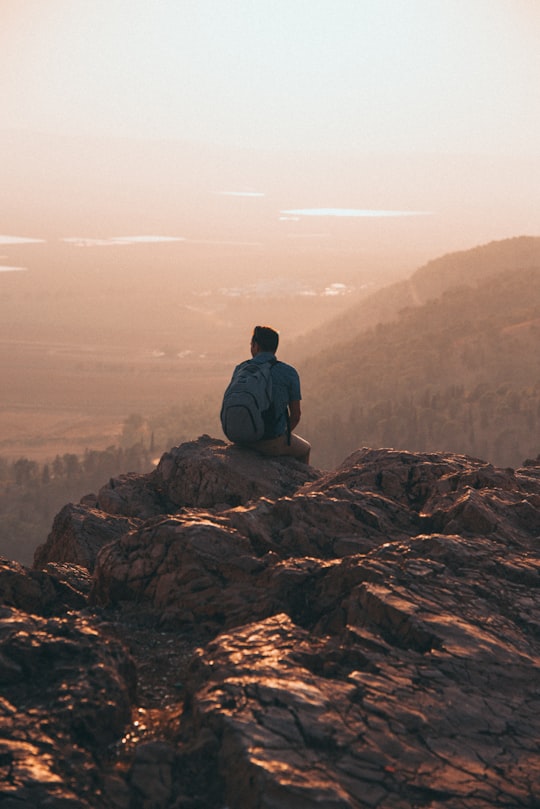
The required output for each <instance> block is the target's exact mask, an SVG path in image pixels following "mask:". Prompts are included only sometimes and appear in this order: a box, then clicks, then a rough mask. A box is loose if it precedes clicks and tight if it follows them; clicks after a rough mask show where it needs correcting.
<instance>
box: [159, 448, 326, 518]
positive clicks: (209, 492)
mask: <svg viewBox="0 0 540 809" xmlns="http://www.w3.org/2000/svg"><path fill="white" fill-rule="evenodd" d="M318 475H319V473H318V472H317V470H315V469H314V468H313V467H311V466H306V465H305V464H302V463H300V462H299V461H296V460H294V459H293V458H265V457H262V456H261V455H259V454H258V453H257V452H255V451H254V450H249V449H243V448H241V447H238V446H235V445H234V444H226V443H225V442H224V441H219V440H217V439H213V438H210V437H209V436H201V437H200V438H199V439H198V440H197V441H190V442H187V443H185V444H182V445H181V446H179V447H174V448H173V449H172V450H171V451H170V452H167V453H165V454H164V455H163V457H162V458H161V460H160V462H159V464H158V466H157V468H156V470H155V472H154V473H153V475H152V480H153V484H154V486H156V488H157V489H159V490H160V491H161V492H162V493H163V495H164V497H165V498H167V499H168V500H169V501H170V503H171V504H172V505H173V507H174V508H175V509H178V508H180V507H182V506H195V507H197V508H213V507H215V506H220V505H223V506H225V507H227V506H239V505H245V504H246V503H248V502H249V501H250V500H253V499H256V498H259V497H268V498H270V499H275V498H277V497H282V496H284V495H288V494H292V493H293V492H294V491H296V490H297V489H298V488H300V486H302V485H303V484H304V483H305V482H306V481H310V480H316V479H317V477H318Z"/></svg>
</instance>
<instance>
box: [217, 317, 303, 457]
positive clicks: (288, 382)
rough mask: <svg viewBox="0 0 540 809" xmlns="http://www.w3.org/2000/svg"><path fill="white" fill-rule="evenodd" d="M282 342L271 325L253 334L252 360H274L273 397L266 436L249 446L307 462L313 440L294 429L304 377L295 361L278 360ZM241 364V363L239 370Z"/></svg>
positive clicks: (298, 413)
mask: <svg viewBox="0 0 540 809" xmlns="http://www.w3.org/2000/svg"><path fill="white" fill-rule="evenodd" d="M278 343H279V334H278V332H277V331H275V330H274V329H272V328H270V326H255V328H254V330H253V336H252V338H251V356H252V358H253V359H252V362H255V363H261V364H264V363H268V362H271V368H270V375H271V380H272V401H271V407H270V408H269V410H268V411H267V415H266V418H265V432H264V436H263V438H262V439H261V440H260V441H254V442H251V443H248V444H246V446H248V447H250V448H251V449H255V450H257V451H258V452H261V453H262V454H263V455H272V456H276V455H290V456H292V457H293V458H297V459H298V460H299V461H302V462H303V463H306V464H307V463H309V455H310V451H311V444H310V443H309V442H308V441H306V440H305V439H304V438H300V436H299V435H296V434H295V433H293V432H292V431H293V430H294V428H295V427H296V426H297V424H298V422H299V421H300V415H301V413H300V400H301V398H302V396H301V394H300V378H299V376H298V372H297V371H296V369H295V368H293V367H292V365H287V363H285V362H278V361H277V360H276V358H275V354H276V351H277V347H278ZM242 365H244V363H242ZM240 367H241V366H237V368H236V369H235V373H236V371H237V370H238V368H240ZM233 377H234V374H233Z"/></svg>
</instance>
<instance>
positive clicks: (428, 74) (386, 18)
mask: <svg viewBox="0 0 540 809" xmlns="http://www.w3.org/2000/svg"><path fill="white" fill-rule="evenodd" d="M0 104H1V110H2V124H1V127H2V128H10V129H21V128H22V129H27V130H40V131H42V132H53V133H62V134H98V135H114V136H126V135H127V136H134V135H137V136H140V137H152V138H163V137H166V138H181V139H190V140H195V141H203V142H210V143H215V144H226V145H232V144H234V145H237V146H247V147H263V148H272V149H273V148H283V147H287V148H290V147H292V148H302V149H304V148H305V149H324V150H344V149H358V150H361V151H378V152H394V153H395V152H411V151H413V152H425V151H429V152H439V153H441V152H442V153H464V152H466V153H482V154H486V153H491V154H507V155H508V154H512V155H514V156H517V155H521V156H528V155H533V154H536V155H538V154H539V152H540V2H538V0H0Z"/></svg>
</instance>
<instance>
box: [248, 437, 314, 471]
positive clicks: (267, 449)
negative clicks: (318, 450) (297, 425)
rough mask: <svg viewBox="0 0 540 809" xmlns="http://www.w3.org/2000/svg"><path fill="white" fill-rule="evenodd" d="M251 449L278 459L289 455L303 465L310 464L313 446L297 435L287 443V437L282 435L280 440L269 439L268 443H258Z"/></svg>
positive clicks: (252, 445) (251, 445) (251, 446)
mask: <svg viewBox="0 0 540 809" xmlns="http://www.w3.org/2000/svg"><path fill="white" fill-rule="evenodd" d="M249 447H250V448H251V449H256V450H257V452H260V453H262V454H263V455H268V456H270V457H278V456H280V455H288V456H290V457H292V458H297V459H298V460H299V461H301V462H302V463H307V464H308V463H309V455H310V452H311V444H310V443H309V441H306V439H305V438H301V437H300V436H299V435H296V434H295V433H291V443H290V444H289V443H287V436H286V435H280V436H278V438H269V439H268V440H266V441H257V442H255V443H254V444H249Z"/></svg>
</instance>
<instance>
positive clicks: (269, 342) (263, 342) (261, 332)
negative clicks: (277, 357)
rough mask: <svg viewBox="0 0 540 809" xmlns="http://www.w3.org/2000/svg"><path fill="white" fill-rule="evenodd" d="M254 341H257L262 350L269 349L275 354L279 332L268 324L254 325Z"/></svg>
mask: <svg viewBox="0 0 540 809" xmlns="http://www.w3.org/2000/svg"><path fill="white" fill-rule="evenodd" d="M251 339H252V340H253V342H254V343H257V345H258V346H259V348H261V349H262V351H271V352H272V354H275V353H276V351H277V347H278V343H279V333H278V332H277V331H276V330H275V329H272V328H271V327H270V326H255V328H254V329H253V337H252V338H251Z"/></svg>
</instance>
